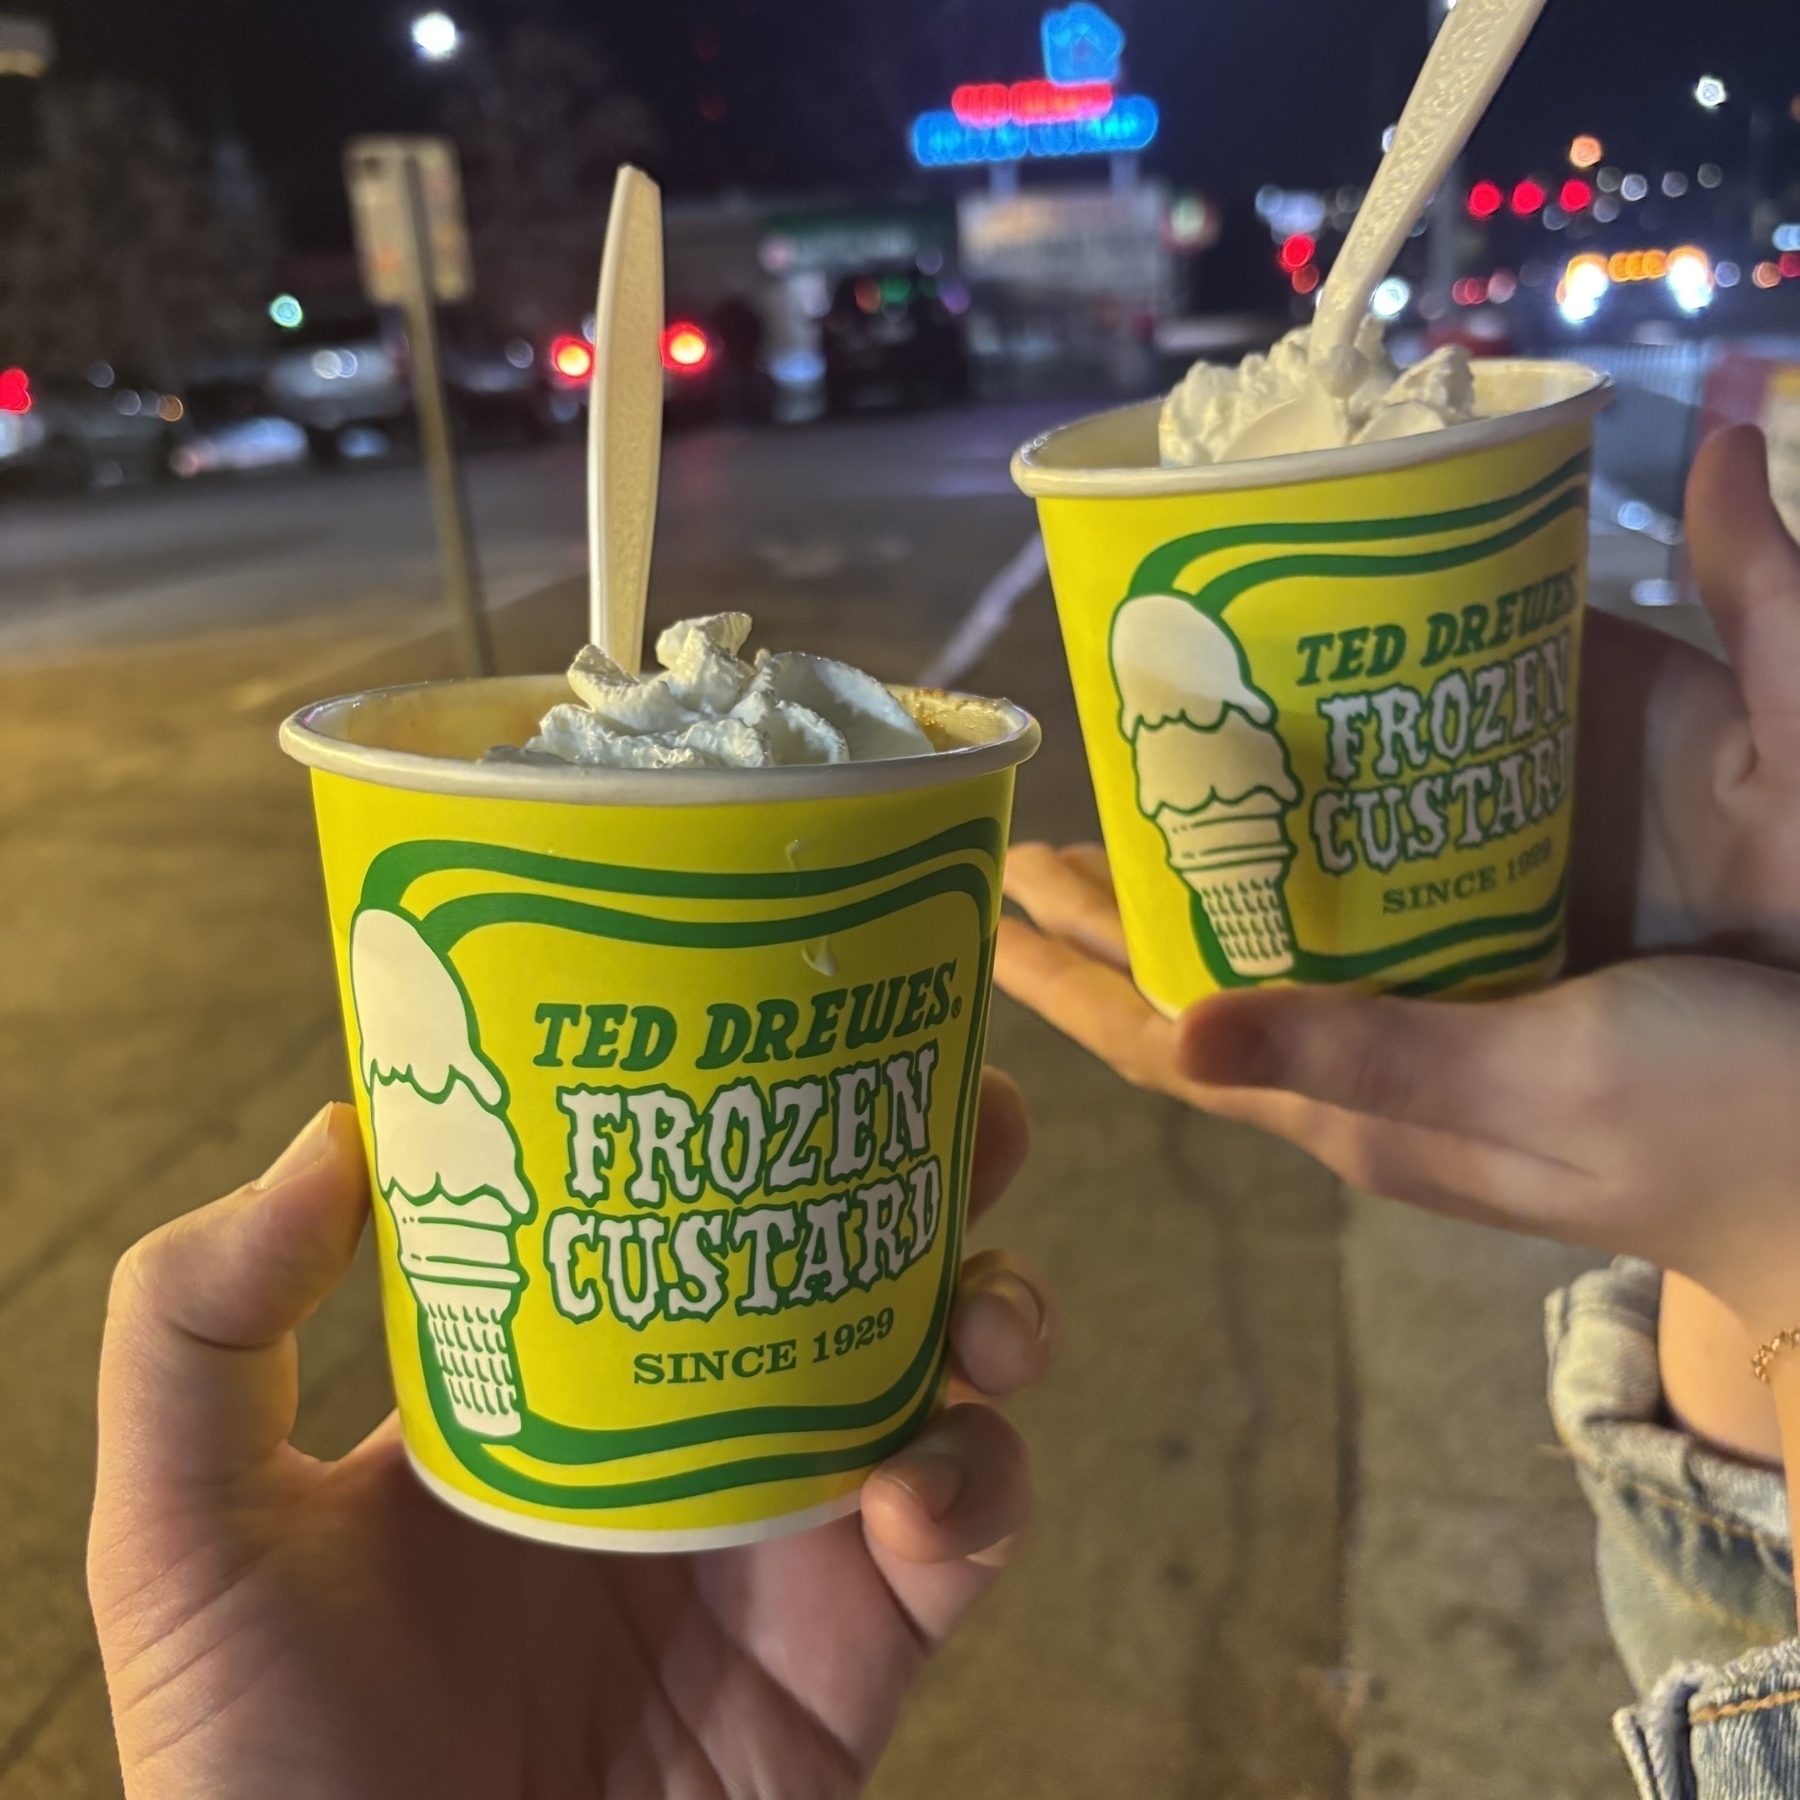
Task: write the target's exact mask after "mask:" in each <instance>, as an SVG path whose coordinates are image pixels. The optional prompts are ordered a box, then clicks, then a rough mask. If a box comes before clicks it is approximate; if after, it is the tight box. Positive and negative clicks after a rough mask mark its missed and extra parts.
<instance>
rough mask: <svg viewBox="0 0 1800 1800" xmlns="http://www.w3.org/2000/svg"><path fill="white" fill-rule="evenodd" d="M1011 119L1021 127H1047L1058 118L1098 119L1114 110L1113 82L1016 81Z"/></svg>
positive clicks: (1013, 89) (1013, 87)
mask: <svg viewBox="0 0 1800 1800" xmlns="http://www.w3.org/2000/svg"><path fill="white" fill-rule="evenodd" d="M1010 97H1011V100H1012V116H1013V119H1014V120H1015V121H1016V122H1017V123H1018V124H1020V125H1048V124H1050V123H1052V122H1053V121H1055V120H1059V119H1099V118H1103V117H1104V116H1105V115H1106V114H1107V113H1109V112H1111V111H1112V103H1113V91H1112V83H1111V82H1110V81H1072V82H1068V83H1066V84H1065V83H1062V82H1057V81H1044V80H1042V79H1039V80H1036V81H1015V82H1014V83H1013V84H1012V93H1011V96H1010Z"/></svg>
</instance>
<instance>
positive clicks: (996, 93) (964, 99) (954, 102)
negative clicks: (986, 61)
mask: <svg viewBox="0 0 1800 1800" xmlns="http://www.w3.org/2000/svg"><path fill="white" fill-rule="evenodd" d="M950 110H951V111H952V112H953V113H955V114H956V116H957V118H959V119H960V120H961V121H962V122H963V124H965V125H973V126H975V127H977V128H978V129H983V130H991V129H992V128H993V127H994V126H996V125H1006V124H1010V123H1011V121H1012V104H1011V95H1010V94H1009V92H1008V90H1007V86H1006V83H1005V82H1003V81H971V82H968V83H967V84H965V85H964V86H962V87H959V88H958V89H957V90H956V92H955V93H953V94H952V95H951V96H950Z"/></svg>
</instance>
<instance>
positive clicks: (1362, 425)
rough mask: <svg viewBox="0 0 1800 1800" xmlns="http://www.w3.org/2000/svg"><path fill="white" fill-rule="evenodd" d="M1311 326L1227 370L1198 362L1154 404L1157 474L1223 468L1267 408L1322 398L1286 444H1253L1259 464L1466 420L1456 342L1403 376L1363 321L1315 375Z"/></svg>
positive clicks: (1465, 361)
mask: <svg viewBox="0 0 1800 1800" xmlns="http://www.w3.org/2000/svg"><path fill="white" fill-rule="evenodd" d="M1311 336H1312V332H1311V327H1310V326H1305V325H1303V326H1301V327H1300V328H1299V329H1298V330H1297V331H1290V332H1289V333H1288V334H1287V336H1286V337H1284V338H1283V339H1282V340H1281V341H1280V343H1278V344H1277V345H1276V346H1275V347H1274V349H1272V350H1271V351H1270V352H1269V353H1268V355H1267V356H1263V355H1260V354H1257V353H1252V354H1251V355H1249V356H1246V357H1245V358H1244V359H1243V361H1242V362H1240V363H1239V364H1238V365H1237V367H1236V368H1228V367H1226V366H1225V365H1223V364H1219V363H1205V362H1198V363H1195V364H1194V366H1193V367H1192V368H1191V369H1189V370H1188V372H1187V374H1186V375H1185V376H1184V377H1183V378H1182V380H1181V382H1180V383H1179V385H1177V386H1176V388H1175V389H1174V391H1173V392H1172V393H1171V394H1170V395H1169V397H1168V398H1167V399H1166V400H1165V401H1164V402H1163V408H1162V414H1161V417H1160V419H1159V420H1158V429H1157V441H1158V446H1159V448H1160V450H1161V453H1162V461H1163V466H1164V467H1165V468H1191V467H1193V466H1194V465H1195V464H1198V463H1216V462H1232V461H1235V460H1236V459H1237V458H1238V457H1240V456H1242V455H1244V454H1245V452H1244V451H1243V450H1242V449H1240V448H1239V447H1238V446H1239V445H1240V444H1241V443H1242V441H1243V439H1244V434H1245V433H1246V432H1247V431H1249V429H1250V428H1251V426H1253V425H1255V424H1257V423H1258V422H1260V421H1261V420H1262V419H1264V418H1266V417H1267V416H1268V415H1269V414H1270V413H1272V412H1273V411H1274V410H1275V408H1276V407H1278V406H1283V405H1285V404H1287V403H1288V402H1289V401H1292V400H1298V399H1300V398H1302V397H1303V396H1306V395H1307V394H1309V393H1316V392H1318V391H1320V390H1323V393H1324V395H1325V396H1326V397H1327V398H1328V399H1329V401H1330V404H1329V405H1326V406H1321V407H1317V408H1310V407H1309V408H1307V409H1305V416H1304V418H1299V419H1297V420H1296V425H1297V427H1298V429H1297V430H1296V433H1295V435H1294V437H1293V440H1292V441H1291V442H1283V443H1281V444H1280V445H1279V446H1276V447H1271V446H1270V445H1268V444H1267V443H1263V444H1260V445H1259V446H1258V447H1257V449H1256V452H1255V454H1257V455H1259V456H1267V455H1271V454H1284V453H1291V452H1295V451H1302V450H1332V449H1336V448H1338V447H1340V446H1341V445H1344V444H1370V443H1377V442H1380V441H1382V440H1384V439H1388V438H1401V437H1413V436H1416V435H1417V434H1418V433H1420V432H1425V431H1441V430H1442V429H1443V428H1444V427H1445V426H1446V425H1460V424H1464V423H1466V422H1467V421H1468V420H1469V419H1472V418H1473V417H1474V416H1475V383H1474V377H1473V375H1472V374H1471V372H1470V368H1469V353H1468V351H1466V350H1464V349H1463V348H1462V347H1461V346H1460V345H1457V344H1446V345H1445V346H1444V347H1443V348H1442V349H1439V350H1434V351H1432V353H1431V354H1430V355H1429V356H1427V357H1425V358H1424V359H1423V360H1422V361H1420V362H1417V363H1415V364H1414V365H1413V366H1412V367H1411V368H1410V369H1407V370H1404V371H1402V370H1400V369H1397V368H1396V367H1395V366H1394V363H1393V361H1392V359H1391V358H1390V357H1389V356H1388V353H1387V348H1386V346H1385V345H1384V344H1383V342H1382V336H1381V323H1380V321H1379V320H1378V319H1375V318H1373V317H1371V318H1367V319H1365V320H1364V321H1363V323H1362V326H1361V328H1360V329H1359V330H1358V331H1357V334H1356V341H1355V344H1354V346H1350V345H1346V346H1344V347H1343V348H1342V349H1341V350H1340V351H1339V352H1338V353H1337V355H1336V356H1335V357H1334V358H1333V359H1332V360H1331V364H1330V366H1328V367H1327V368H1325V369H1323V370H1321V369H1317V368H1315V367H1314V366H1313V365H1312V364H1311V363H1310V362H1309V361H1308V350H1309V345H1310V341H1311Z"/></svg>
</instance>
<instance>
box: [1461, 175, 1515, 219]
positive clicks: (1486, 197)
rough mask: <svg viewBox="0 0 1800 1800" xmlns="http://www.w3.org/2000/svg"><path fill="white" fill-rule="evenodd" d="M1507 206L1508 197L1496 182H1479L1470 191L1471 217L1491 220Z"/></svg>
mask: <svg viewBox="0 0 1800 1800" xmlns="http://www.w3.org/2000/svg"><path fill="white" fill-rule="evenodd" d="M1505 204H1506V195H1505V194H1504V193H1502V192H1501V191H1500V184H1499V183H1498V182H1495V181H1478V182H1476V184H1475V185H1474V186H1473V187H1472V188H1470V189H1469V216H1470V217H1471V218H1475V219H1491V218H1492V217H1493V216H1494V214H1495V213H1497V212H1498V211H1499V210H1500V208H1501V207H1503V206H1504V205H1505Z"/></svg>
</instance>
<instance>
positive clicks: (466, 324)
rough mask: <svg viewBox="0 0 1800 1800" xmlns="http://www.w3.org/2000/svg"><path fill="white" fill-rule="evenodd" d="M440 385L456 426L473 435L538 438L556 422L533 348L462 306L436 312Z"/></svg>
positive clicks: (520, 338)
mask: <svg viewBox="0 0 1800 1800" xmlns="http://www.w3.org/2000/svg"><path fill="white" fill-rule="evenodd" d="M438 345H439V354H440V356H441V357H442V359H443V365H444V386H445V388H446V389H447V390H448V392H449V395H450V405H451V408H452V410H453V411H454V413H455V415H456V420H457V423H458V424H459V425H460V426H461V427H462V428H463V429H464V430H465V431H467V432H469V433H471V434H475V435H481V436H486V435H491V434H492V433H494V432H496V431H498V432H501V433H505V434H507V435H514V436H516V435H518V434H520V433H525V434H527V435H530V436H537V435H539V434H541V433H542V432H544V431H546V430H548V429H549V428H550V427H551V426H552V425H554V424H555V423H557V420H556V418H555V415H554V413H553V411H552V409H551V407H550V405H549V401H550V383H549V380H548V377H547V375H546V372H545V370H544V368H543V367H542V365H541V360H540V358H539V355H538V350H537V346H536V345H535V344H533V343H531V342H530V341H529V340H528V339H525V338H522V337H512V338H505V337H502V336H501V335H500V334H499V333H497V332H496V331H494V330H493V329H492V327H490V326H489V325H488V324H487V322H486V321H485V320H484V319H483V318H482V317H481V316H480V314H478V313H477V312H475V311H474V309H473V308H472V307H467V306H446V307H444V308H442V309H441V310H440V311H439V313H438Z"/></svg>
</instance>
